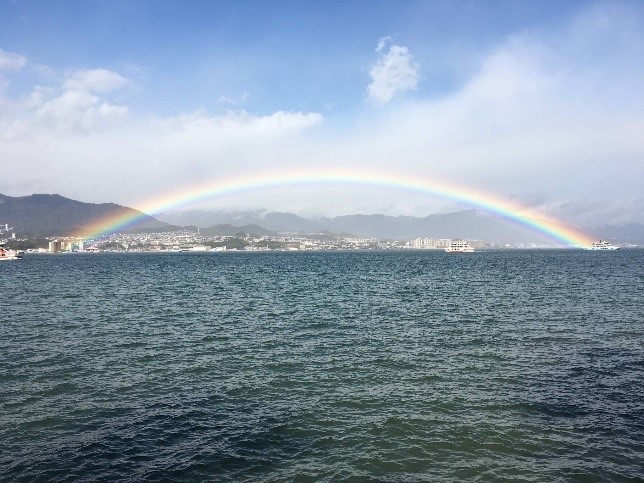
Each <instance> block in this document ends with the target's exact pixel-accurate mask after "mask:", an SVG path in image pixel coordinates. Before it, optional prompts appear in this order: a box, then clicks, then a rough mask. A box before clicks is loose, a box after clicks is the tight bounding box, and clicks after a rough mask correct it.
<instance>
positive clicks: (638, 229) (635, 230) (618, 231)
mask: <svg viewBox="0 0 644 483" xmlns="http://www.w3.org/2000/svg"><path fill="white" fill-rule="evenodd" d="M589 231H590V232H591V233H593V234H595V235H597V237H598V238H601V239H603V240H610V241H614V242H620V243H632V244H635V245H644V225H642V224H641V223H630V224H628V225H621V226H614V225H603V226H598V227H596V228H592V229H591V230H589Z"/></svg>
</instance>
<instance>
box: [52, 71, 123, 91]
mask: <svg viewBox="0 0 644 483" xmlns="http://www.w3.org/2000/svg"><path fill="white" fill-rule="evenodd" d="M127 83H128V80H127V79H126V78H125V77H123V76H122V75H120V74H118V73H116V72H113V71H111V70H107V69H92V70H79V71H76V72H74V73H73V74H72V75H71V76H70V77H69V78H68V79H67V80H66V81H65V83H64V84H63V87H64V88H65V89H69V90H79V91H91V92H97V93H101V94H105V93H108V92H112V91H114V90H116V89H120V88H121V87H123V86H125V85H126V84H127Z"/></svg>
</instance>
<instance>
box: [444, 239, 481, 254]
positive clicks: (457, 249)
mask: <svg viewBox="0 0 644 483" xmlns="http://www.w3.org/2000/svg"><path fill="white" fill-rule="evenodd" d="M445 251H446V252H447V253H472V252H473V251H474V248H473V247H471V246H470V244H469V243H467V242H466V241H465V240H452V241H451V242H450V243H449V247H447V248H446V249H445Z"/></svg>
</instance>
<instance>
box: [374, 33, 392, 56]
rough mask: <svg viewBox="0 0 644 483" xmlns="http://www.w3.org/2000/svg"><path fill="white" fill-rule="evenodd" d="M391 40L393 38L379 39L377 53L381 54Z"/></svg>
mask: <svg viewBox="0 0 644 483" xmlns="http://www.w3.org/2000/svg"><path fill="white" fill-rule="evenodd" d="M390 40H391V36H389V35H387V36H385V37H380V38H379V39H378V45H377V46H376V52H380V51H381V50H382V49H384V48H385V45H387V42H389V41H390Z"/></svg>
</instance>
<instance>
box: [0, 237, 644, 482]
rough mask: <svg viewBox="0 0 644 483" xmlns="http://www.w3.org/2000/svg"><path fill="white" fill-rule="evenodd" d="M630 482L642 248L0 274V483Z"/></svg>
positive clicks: (177, 256)
mask: <svg viewBox="0 0 644 483" xmlns="http://www.w3.org/2000/svg"><path fill="white" fill-rule="evenodd" d="M142 480H145V481H185V482H193V481H194V482H197V481H198V482H201V481H253V482H254V481H267V482H268V481H271V482H272V481H297V482H307V481H328V482H336V481H356V482H359V481H391V482H405V481H413V482H416V481H448V482H449V481H454V482H456V481H459V482H460V481H535V482H536V481H539V482H541V481H548V482H549V481H561V482H563V481H589V482H591V481H592V482H594V481H644V250H636V249H633V250H627V249H622V250H619V251H615V252H589V251H582V250H572V249H570V250H565V249H561V250H500V251H492V250H490V251H480V252H477V253H471V254H447V253H444V252H439V251H411V250H408V251H363V252H360V251H358V252H355V251H354V252H293V253H287V252H269V253H241V252H240V253H165V254H164V253H157V254H151V253H140V254H136V253H135V254H129V253H123V254H116V253H115V254H109V253H99V254H61V255H36V254H34V255H31V254H27V255H26V256H25V258H24V259H23V260H22V261H13V262H5V263H2V264H1V265H0V481H7V482H32V481H47V482H73V481H100V482H114V481H125V482H130V481H131V482H134V481H142Z"/></svg>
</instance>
